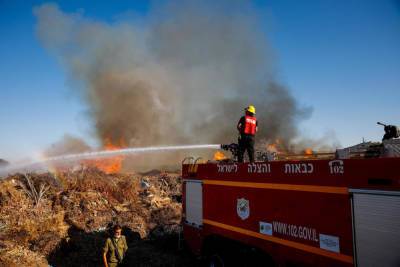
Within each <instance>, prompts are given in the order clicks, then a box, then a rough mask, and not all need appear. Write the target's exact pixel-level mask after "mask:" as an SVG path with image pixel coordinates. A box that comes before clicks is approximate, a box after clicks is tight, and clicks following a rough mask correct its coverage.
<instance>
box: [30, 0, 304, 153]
mask: <svg viewBox="0 0 400 267" xmlns="http://www.w3.org/2000/svg"><path fill="white" fill-rule="evenodd" d="M215 2H217V3H215ZM156 3H158V4H159V5H154V7H153V8H152V9H151V10H150V11H149V13H148V15H146V16H145V17H138V18H135V19H134V20H133V19H132V20H118V21H114V22H112V23H106V22H102V21H96V20H93V19H90V18H86V17H85V16H84V14H83V12H77V13H65V12H63V11H61V10H60V8H59V7H58V6H57V5H55V4H44V5H41V6H38V7H36V8H35V9H34V14H35V15H36V17H37V20H38V23H37V32H38V36H39V38H40V40H41V41H42V42H43V44H44V46H45V47H46V48H48V49H49V50H50V51H51V52H52V53H54V54H55V55H56V56H57V57H58V58H59V59H60V61H61V62H62V64H63V65H64V66H65V67H66V70H67V72H68V77H69V81H71V84H72V85H73V87H74V88H78V92H79V94H80V95H81V96H82V97H83V98H84V99H85V101H86V103H87V105H88V109H89V110H88V111H89V114H90V116H91V119H92V120H93V122H94V125H95V127H96V133H97V135H98V138H99V140H101V141H104V140H106V139H107V138H108V139H110V140H111V141H112V142H113V143H116V144H119V143H123V144H125V145H127V146H146V145H158V144H178V143H179V144H183V143H228V142H231V141H235V140H236V134H237V133H236V123H237V121H238V119H239V118H240V116H242V115H243V109H244V108H245V107H246V106H248V105H249V104H253V105H255V106H256V109H257V117H258V119H259V134H258V140H260V139H265V140H267V141H268V140H275V139H276V138H280V139H281V140H282V141H283V142H285V143H287V144H288V145H289V143H290V142H291V140H293V138H295V137H296V136H297V135H298V131H297V124H298V122H299V121H301V120H303V119H305V118H306V117H307V116H309V115H310V110H309V109H304V108H300V107H299V105H298V104H297V103H296V101H295V99H294V98H293V96H292V95H291V94H290V92H289V91H288V89H287V88H286V87H285V86H284V85H282V84H280V83H279V82H278V81H277V80H276V78H275V75H274V65H275V64H274V56H273V52H272V49H271V46H270V44H269V42H268V40H267V38H266V35H265V32H264V30H263V29H262V26H261V25H262V22H261V21H260V19H259V14H258V12H257V11H256V10H255V9H253V8H252V6H251V4H250V1H167V2H162V4H161V2H156Z"/></svg>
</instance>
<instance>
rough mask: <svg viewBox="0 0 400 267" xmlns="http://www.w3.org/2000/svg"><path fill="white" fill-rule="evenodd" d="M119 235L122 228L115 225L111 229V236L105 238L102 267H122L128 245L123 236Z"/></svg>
mask: <svg viewBox="0 0 400 267" xmlns="http://www.w3.org/2000/svg"><path fill="white" fill-rule="evenodd" d="M121 233H122V227H121V226H120V225H118V224H117V225H115V226H114V227H113V236H112V237H110V238H107V240H106V243H105V245H104V248H103V262H104V267H117V266H122V261H123V259H124V256H125V254H126V251H127V250H128V245H127V244H126V238H125V236H123V235H122V234H121Z"/></svg>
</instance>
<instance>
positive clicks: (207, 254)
mask: <svg viewBox="0 0 400 267" xmlns="http://www.w3.org/2000/svg"><path fill="white" fill-rule="evenodd" d="M182 177H183V229H184V238H185V240H186V242H187V244H188V246H189V247H190V248H191V250H192V251H193V252H194V253H195V254H197V255H201V256H202V257H203V258H204V259H206V260H207V262H208V263H209V265H210V266H275V265H278V266H400V158H370V159H365V158H363V159H331V160H329V159H328V160H291V161H271V162H257V163H252V164H250V163H235V162H207V163H203V164H195V163H184V164H183V166H182Z"/></svg>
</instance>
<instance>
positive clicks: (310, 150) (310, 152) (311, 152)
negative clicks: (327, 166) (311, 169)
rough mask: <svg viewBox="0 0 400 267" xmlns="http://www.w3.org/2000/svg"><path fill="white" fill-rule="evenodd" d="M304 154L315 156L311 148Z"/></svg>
mask: <svg viewBox="0 0 400 267" xmlns="http://www.w3.org/2000/svg"><path fill="white" fill-rule="evenodd" d="M304 154H305V155H312V154H314V152H313V151H312V149H311V148H306V149H305V150H304Z"/></svg>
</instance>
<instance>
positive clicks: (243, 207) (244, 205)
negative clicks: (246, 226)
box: [236, 198, 250, 220]
mask: <svg viewBox="0 0 400 267" xmlns="http://www.w3.org/2000/svg"><path fill="white" fill-rule="evenodd" d="M236 211H237V215H238V216H239V217H240V218H241V219H242V220H246V219H247V218H249V216H250V205H249V201H248V200H247V199H245V198H238V200H237V206H236Z"/></svg>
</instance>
